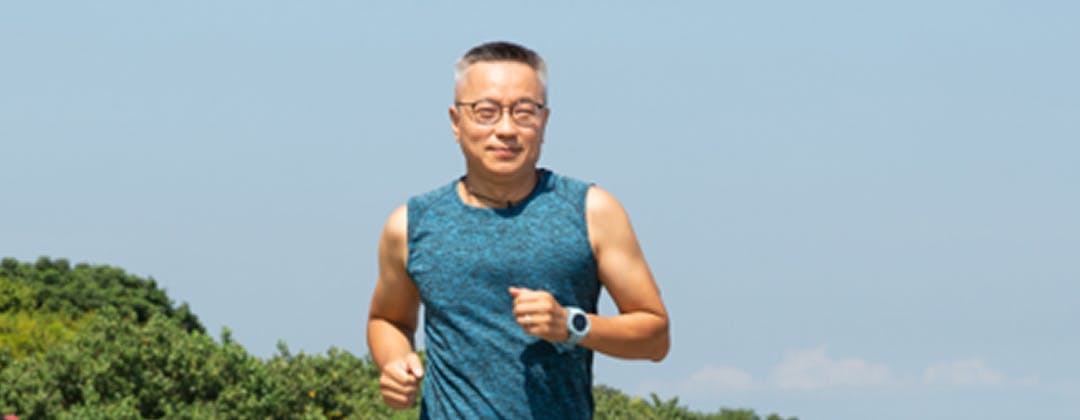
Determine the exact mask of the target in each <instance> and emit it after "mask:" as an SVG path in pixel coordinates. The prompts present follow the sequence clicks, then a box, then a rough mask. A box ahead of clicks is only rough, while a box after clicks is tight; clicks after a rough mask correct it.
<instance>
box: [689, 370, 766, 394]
mask: <svg viewBox="0 0 1080 420" xmlns="http://www.w3.org/2000/svg"><path fill="white" fill-rule="evenodd" d="M684 387H686V388H689V390H698V391H702V390H708V391H731V390H747V389H753V388H754V377H753V376H752V375H750V374H749V373H747V372H745V371H743V370H740V369H736V368H732V367H726V366H720V367H714V366H712V365H705V367H703V368H701V369H699V370H698V371H697V372H694V374H693V375H691V376H690V380H689V381H687V382H686V383H684Z"/></svg>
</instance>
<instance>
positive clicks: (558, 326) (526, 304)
mask: <svg viewBox="0 0 1080 420" xmlns="http://www.w3.org/2000/svg"><path fill="white" fill-rule="evenodd" d="M510 296H513V297H514V318H515V319H517V323H518V325H521V328H522V329H524V330H525V333H526V334H529V335H531V336H534V337H539V338H542V339H544V340H547V341H550V342H552V343H561V342H563V341H566V339H567V338H569V337H570V331H569V330H567V329H566V308H563V306H562V305H560V304H559V302H557V301H556V300H555V297H554V296H551V293H548V292H546V291H543V290H532V289H526V288H521V287H511V288H510Z"/></svg>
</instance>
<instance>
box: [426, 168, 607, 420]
mask: <svg viewBox="0 0 1080 420" xmlns="http://www.w3.org/2000/svg"><path fill="white" fill-rule="evenodd" d="M539 174H540V176H539V182H537V185H536V188H535V189H534V190H533V192H532V193H531V194H530V195H529V197H528V198H526V199H525V200H524V201H522V202H521V203H519V204H517V205H514V206H511V207H509V208H505V209H490V208H477V207H472V206H469V205H466V204H465V203H464V202H462V201H461V199H460V197H459V196H458V194H457V189H456V185H457V180H454V182H451V183H450V184H449V185H446V186H444V187H442V188H439V189H436V190H434V191H431V192H429V193H426V194H423V195H420V196H416V197H413V198H410V199H409V202H408V205H407V207H408V246H409V254H408V262H407V267H406V268H407V271H408V273H409V275H410V276H412V279H413V282H415V283H416V286H417V288H418V289H419V291H420V299H421V301H422V303H423V306H424V334H425V341H426V353H427V361H426V366H425V378H424V382H423V385H422V403H421V410H420V412H421V415H420V417H421V418H425V419H426V418H435V419H532V418H535V419H553V418H558V419H580V418H591V417H592V413H593V398H592V359H593V353H592V351H591V350H588V349H586V348H584V347H581V346H575V347H573V348H571V349H566V348H564V347H563V346H561V345H556V344H552V343H549V342H547V341H544V340H542V339H539V338H537V337H533V336H529V335H527V334H525V332H524V331H522V329H521V327H520V326H519V325H518V324H517V322H516V321H515V319H514V315H513V298H512V297H511V296H510V293H509V292H508V289H509V288H510V287H511V286H515V287H526V288H530V289H538V290H546V291H548V292H550V293H551V294H552V295H553V296H554V297H555V299H556V300H557V301H558V302H559V303H560V304H561V305H564V306H577V307H580V308H582V309H583V310H585V312H589V313H596V305H597V300H598V298H599V294H600V282H599V280H598V278H597V273H596V259H595V258H594V256H593V253H592V247H591V246H590V244H589V235H588V229H587V227H586V223H585V195H586V193H587V192H588V190H589V187H590V185H589V184H586V183H584V182H581V181H578V180H575V179H572V178H568V177H563V176H560V175H557V174H554V173H552V172H550V171H548V170H543V169H542V170H540V172H539Z"/></svg>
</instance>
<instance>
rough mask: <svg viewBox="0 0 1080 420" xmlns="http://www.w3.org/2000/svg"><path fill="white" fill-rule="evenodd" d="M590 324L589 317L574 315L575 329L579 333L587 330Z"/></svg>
mask: <svg viewBox="0 0 1080 420" xmlns="http://www.w3.org/2000/svg"><path fill="white" fill-rule="evenodd" d="M588 323H589V317H587V316H585V314H575V315H574V329H575V330H577V331H583V330H585V326H586V325H588Z"/></svg>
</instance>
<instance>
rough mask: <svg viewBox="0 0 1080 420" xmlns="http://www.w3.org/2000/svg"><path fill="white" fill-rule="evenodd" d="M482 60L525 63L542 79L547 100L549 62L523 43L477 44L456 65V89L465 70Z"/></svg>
mask: <svg viewBox="0 0 1080 420" xmlns="http://www.w3.org/2000/svg"><path fill="white" fill-rule="evenodd" d="M482 61H513V62H518V63H524V64H526V65H528V66H529V67H531V68H532V69H533V70H534V71H536V77H537V78H538V79H540V88H541V89H543V91H544V101H547V64H546V63H544V59H543V58H542V57H540V54H537V53H536V51H533V50H530V49H528V48H525V47H523V46H521V45H518V44H515V43H512V42H506V41H495V42H487V43H484V44H480V45H477V46H475V47H473V48H472V49H470V50H469V51H468V52H466V53H465V55H463V56H461V58H460V59H458V62H457V64H456V65H454V89H455V90H456V89H457V87H458V86H460V85H461V82H462V81H463V80H464V79H465V71H466V70H468V69H469V66H471V65H473V64H476V63H479V62H482Z"/></svg>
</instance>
